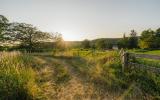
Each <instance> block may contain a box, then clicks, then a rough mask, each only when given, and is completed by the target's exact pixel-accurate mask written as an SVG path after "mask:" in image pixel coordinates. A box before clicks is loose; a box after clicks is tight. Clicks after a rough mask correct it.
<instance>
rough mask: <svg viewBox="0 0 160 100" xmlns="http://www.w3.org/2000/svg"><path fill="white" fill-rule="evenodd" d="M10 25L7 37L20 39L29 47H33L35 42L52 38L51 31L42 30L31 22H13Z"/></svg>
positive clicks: (19, 40) (15, 39) (14, 39)
mask: <svg viewBox="0 0 160 100" xmlns="http://www.w3.org/2000/svg"><path fill="white" fill-rule="evenodd" d="M9 27H10V28H9V30H8V32H7V33H6V34H5V37H7V38H8V40H10V41H18V42H20V43H21V45H23V46H25V47H28V48H29V49H32V48H33V44H34V43H36V42H40V41H45V40H46V39H49V38H51V35H50V34H49V33H47V32H42V31H40V30H38V29H37V28H36V27H34V26H32V25H31V24H26V23H11V24H10V26H9Z"/></svg>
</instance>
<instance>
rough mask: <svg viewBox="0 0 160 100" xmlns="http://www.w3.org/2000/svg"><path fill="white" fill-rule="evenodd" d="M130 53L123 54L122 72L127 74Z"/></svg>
mask: <svg viewBox="0 0 160 100" xmlns="http://www.w3.org/2000/svg"><path fill="white" fill-rule="evenodd" d="M128 57H129V53H128V52H123V53H122V72H125V70H126V69H128V60H129V58H128Z"/></svg>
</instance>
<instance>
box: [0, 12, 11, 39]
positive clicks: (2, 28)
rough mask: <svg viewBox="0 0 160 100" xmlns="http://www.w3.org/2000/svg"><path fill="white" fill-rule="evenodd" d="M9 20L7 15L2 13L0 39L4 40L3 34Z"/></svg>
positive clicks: (0, 17)
mask: <svg viewBox="0 0 160 100" xmlns="http://www.w3.org/2000/svg"><path fill="white" fill-rule="evenodd" d="M8 22H9V21H8V19H7V18H6V17H5V16H3V15H0V40H3V35H4V33H5V32H6V30H7V26H8Z"/></svg>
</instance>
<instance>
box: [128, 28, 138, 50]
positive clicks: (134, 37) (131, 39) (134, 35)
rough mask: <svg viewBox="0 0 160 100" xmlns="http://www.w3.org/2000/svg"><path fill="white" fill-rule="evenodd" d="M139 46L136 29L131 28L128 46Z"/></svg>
mask: <svg viewBox="0 0 160 100" xmlns="http://www.w3.org/2000/svg"><path fill="white" fill-rule="evenodd" d="M137 47H138V37H137V33H136V32H135V31H134V30H131V33H130V37H129V39H128V48H130V49H133V48H137Z"/></svg>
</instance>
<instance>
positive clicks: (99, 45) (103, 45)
mask: <svg viewBox="0 0 160 100" xmlns="http://www.w3.org/2000/svg"><path fill="white" fill-rule="evenodd" d="M95 47H96V48H97V49H105V48H106V41H105V40H104V39H100V40H97V41H96V43H95Z"/></svg>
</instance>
